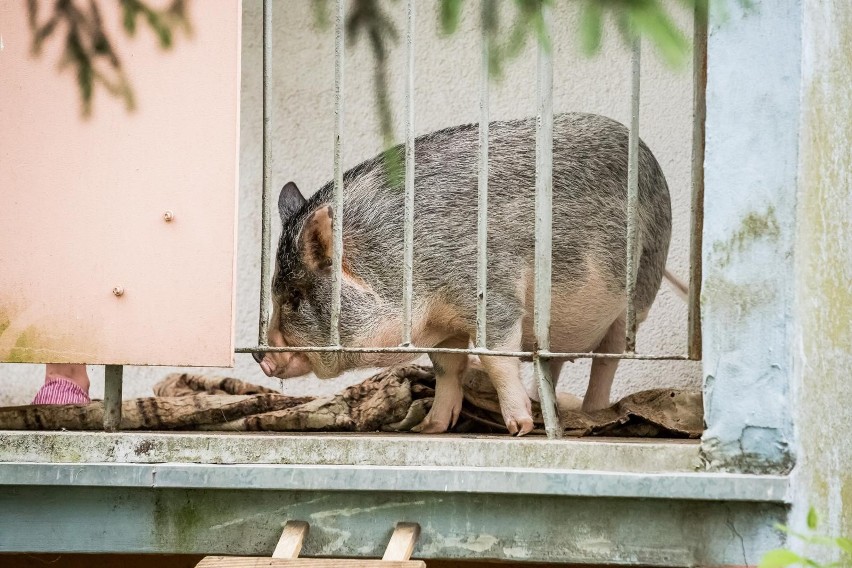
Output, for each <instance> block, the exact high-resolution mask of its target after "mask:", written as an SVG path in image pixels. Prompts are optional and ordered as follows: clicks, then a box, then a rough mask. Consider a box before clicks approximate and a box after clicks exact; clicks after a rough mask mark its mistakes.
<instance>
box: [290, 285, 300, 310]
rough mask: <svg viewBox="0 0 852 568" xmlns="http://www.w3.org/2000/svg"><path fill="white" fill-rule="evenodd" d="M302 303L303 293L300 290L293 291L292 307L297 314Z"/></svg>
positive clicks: (291, 294) (291, 297)
mask: <svg viewBox="0 0 852 568" xmlns="http://www.w3.org/2000/svg"><path fill="white" fill-rule="evenodd" d="M300 303H302V293H301V292H299V291H298V290H293V291H291V292H290V307H291V308H292V309H293V311H294V312H295V311H296V310H298V309H299V304H300Z"/></svg>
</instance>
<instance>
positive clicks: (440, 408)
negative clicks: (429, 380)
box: [411, 383, 464, 434]
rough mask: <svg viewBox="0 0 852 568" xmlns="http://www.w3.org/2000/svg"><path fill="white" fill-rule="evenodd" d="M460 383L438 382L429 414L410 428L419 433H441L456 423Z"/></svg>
mask: <svg viewBox="0 0 852 568" xmlns="http://www.w3.org/2000/svg"><path fill="white" fill-rule="evenodd" d="M463 399H464V395H463V394H462V390H461V384H459V383H449V384H446V383H438V385H437V386H436V388H435V400H434V402H433V403H432V408H431V410H429V414H427V415H426V418H424V419H423V422H421V423H420V424H418V425H417V426H415V427H414V428H412V429H411V431H412V432H420V433H421V434H441V433H443V432H446V431H447V430H449V429H450V428H452V427H453V426H455V425H456V422H457V421H458V419H459V415H460V414H461V408H462V400H463Z"/></svg>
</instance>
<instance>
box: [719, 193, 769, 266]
mask: <svg viewBox="0 0 852 568" xmlns="http://www.w3.org/2000/svg"><path fill="white" fill-rule="evenodd" d="M780 236H781V227H780V225H779V224H778V218H777V216H776V214H775V207H774V206H772V205H770V206H769V207H768V208H767V209H766V211H765V212H763V213H757V212H755V211H750V212H749V213H748V214H747V215H746V216H745V217H744V218H743V220H742V221H741V222H740V226H739V228H738V229H737V230H736V231H734V233H733V234H732V235H731V237H730V238H729V239H727V240H725V241H716V242H715V243H713V254H714V255H716V256H717V258H718V262H719V264H720V266H722V267H725V266H727V265H728V264H730V262H731V259H732V256H733V254H734V253H740V252H743V251H744V250H746V248H747V247H748V246H749V245H751V244H753V243H755V242H757V241H759V240H763V239H765V240H771V241H775V240H778V238H779V237H780Z"/></svg>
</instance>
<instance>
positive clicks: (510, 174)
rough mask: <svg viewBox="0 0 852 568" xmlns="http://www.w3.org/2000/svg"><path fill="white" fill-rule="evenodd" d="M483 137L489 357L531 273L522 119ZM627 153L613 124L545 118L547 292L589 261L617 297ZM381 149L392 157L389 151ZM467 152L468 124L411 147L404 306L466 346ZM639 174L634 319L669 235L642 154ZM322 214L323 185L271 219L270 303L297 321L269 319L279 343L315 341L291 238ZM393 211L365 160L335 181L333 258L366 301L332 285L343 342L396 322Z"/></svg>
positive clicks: (654, 283) (472, 136) (398, 283)
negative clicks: (339, 256)
mask: <svg viewBox="0 0 852 568" xmlns="http://www.w3.org/2000/svg"><path fill="white" fill-rule="evenodd" d="M489 128H490V130H489V136H490V141H489V180H488V191H489V198H488V202H489V210H488V218H489V221H488V314H487V318H488V330H487V336H488V344H489V346H492V345H497V344H499V343H500V342H501V341H502V340H503V339H504V338H505V337H506V335H507V333H509V332H510V330H511V329H512V326H513V325H515V324H516V322H517V321H518V319H519V318H520V317H521V316H522V315H523V314H524V313H525V310H526V309H527V306H525V305H524V300H523V298H519V297H518V288H517V281H518V275H519V274H522V273H524V271H531V270H532V266H533V255H534V248H535V243H534V231H533V227H534V203H535V120H534V119H532V118H528V119H523V120H512V121H499V122H492V123H491V124H490V127H489ZM627 148H628V131H627V129H626V128H625V127H624V126H623V125H621V124H619V123H618V122H616V121H614V120H611V119H609V118H606V117H603V116H599V115H592V114H581V113H568V114H559V115H557V116H556V117H554V131H553V286H554V288H557V287H562V288H563V289H569V290H570V288H571V287H572V286H575V285H577V284H578V283H582V282H583V281H585V279H586V278H587V276H588V275H587V266H588V265H587V261H588V260H589V259H595V261H596V262H597V265H598V266H600V267H602V270H603V274H601V275H600V276H601V277H602V278H603V280H604V281H605V283H606V287H607V289H608V290H609V291H612V292H615V293H620V294H623V293H624V290H625V267H626V226H627V225H626V210H627V206H626V202H627ZM393 151H395V152H398V153H401V152H403V148H402V147H401V146H398V147H396V148H395V149H394V150H393ZM477 153H478V129H477V125H476V124H468V125H463V126H456V127H452V128H447V129H444V130H440V131H437V132H434V133H431V134H428V135H425V136H420V137H419V138H417V140H416V142H415V159H416V167H415V182H414V183H415V212H414V223H415V226H414V298H415V302H423V301H425V300H427V299H430V300H432V301H438V302H446V303H447V304H448V305H451V306H453V308H454V310H455V311H456V312H458V314H460V317H461V318H462V319H463V320H464V322H465V324H466V325H468V326H469V328H470V334H471V335H473V334H474V330H475V326H476V285H475V282H476V222H477V221H476V208H477ZM639 174H640V175H639V211H638V219H637V221H638V223H637V241H638V243H639V250H640V251H641V252H640V258H639V264H638V274H637V285H636V310H637V313H641V312H645V311H647V310H648V309H649V308H650V306H651V304H652V302H653V301H654V298H655V296H656V294H657V291H658V290H659V287H660V283H661V280H662V277H663V270H664V267H665V261H666V257H667V254H668V248H669V239H670V236H671V206H670V199H669V192H668V187H667V185H666V181H665V178H664V176H663V172H662V170H661V168H660V166H659V164H658V163H657V161H656V159H655V158H654V156H653V154H652V153H651V151H650V150H649V149H648V147H647V146H646V145H645V144H644V143H640V156H639ZM331 202H332V184H331V183H328V184H326V185H325V186H323V187H322V188H321V189H320V190H319V191H317V192H316V193H315V194H314V195H313V196H312V197H311V198H310V199H309V200H307V202H306V203H305V204H304V205H303V206H302V207H301V209H299V210H298V211H297V212H296V213H295V214H293V215H291V216H289V217H288V218H286V219H283V220H282V221H283V227H284V230H283V234H282V237H281V241H280V243H279V248H278V254H277V270H276V277H275V282H274V291H275V295H276V297H277V298H278V300H279V301H280V302H282V304H287V302H288V298H291V297H292V296H293V295H294V294H295V295H297V296H299V299H300V300H301V301H300V302H299V304H300V306H299V309H297V310H292V309H282V331H285V335H290V336H291V337H298V338H299V341H304V342H305V343H306V344H325V343H326V342H327V338H328V321H329V317H330V314H329V306H330V303H331V285H330V278H329V277H328V275H327V274H316V273H313V272H311V271H310V270H308V269H307V268H306V267H305V266H304V263H303V261H302V259H301V258H300V251H299V235H300V233H301V230H302V228H303V226H304V224H305V222H306V220H307V219H308V218H309V215H310V214H311V213H312V212H313V211H316V210H317V209H319V208H320V207H321V206H324V205H326V204H331ZM403 209H404V205H403V192H402V191H401V189H396V188H393V189H392V188H390V187H389V186H388V184H387V183H386V177H385V171H384V168H383V167H382V162H381V160H380V159H379V158H374V159H372V160H368V161H365V162H363V163H362V164H360V165H358V166H357V167H355V168H353V169H351V170H349V171H348V172H346V174H345V176H344V209H343V234H344V256H345V259H346V262H347V263H348V266H349V268H350V269H351V271H352V272H353V273H354V274H356V275H357V276H358V277H359V278H361V279H362V280H363V281H365V282H367V283H369V284H370V286H371V287H372V288H373V291H374V292H375V293H376V295H377V296H378V299H377V298H376V297H375V296H372V295H369V294H364V293H363V292H361V291H359V290H357V289H356V288H354V287H348V286H344V289H343V294H342V315H341V330H340V331H341V340H342V342H343V343H344V344H346V343H347V340H351V339H352V338H353V337H364V335H365V330H368V329H370V328H372V327H374V326H375V325H377V324H376V322H377V321H380V320H381V319H382V318H385V317H389V316H395V317H397V318H398V317H399V313H400V312H401V309H402V308H401V303H402V281H403V277H402V258H403ZM338 213H339V212H336V211H335V212H334V214H335V215H336V214H338ZM291 307H292V306H291ZM285 308H286V306H285ZM285 317H286V320H287V321H286V322H284V321H283V319H284V318H285ZM326 357H328V358H333V357H341V356H340V355H334V354H331V355H324V356H323V358H324V359H325V358H326ZM344 366H345V365H344Z"/></svg>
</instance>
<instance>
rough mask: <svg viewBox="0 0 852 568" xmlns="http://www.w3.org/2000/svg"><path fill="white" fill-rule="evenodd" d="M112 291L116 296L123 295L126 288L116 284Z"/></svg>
mask: <svg viewBox="0 0 852 568" xmlns="http://www.w3.org/2000/svg"><path fill="white" fill-rule="evenodd" d="M112 293H113V294H115V296H116V297H119V296H123V295H124V288H122V287H121V286H116V287H115V288H113V289H112Z"/></svg>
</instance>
